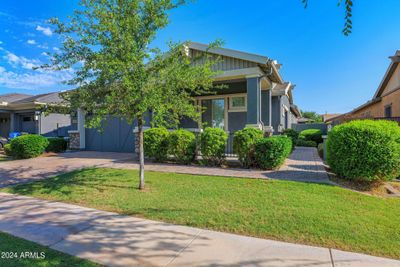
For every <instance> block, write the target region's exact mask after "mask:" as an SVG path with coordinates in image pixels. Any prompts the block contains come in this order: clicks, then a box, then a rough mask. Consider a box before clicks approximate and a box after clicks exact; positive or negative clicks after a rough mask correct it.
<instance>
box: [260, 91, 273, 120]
mask: <svg viewBox="0 0 400 267" xmlns="http://www.w3.org/2000/svg"><path fill="white" fill-rule="evenodd" d="M271 108H272V107H271V90H265V91H262V92H261V121H262V122H263V124H264V125H265V126H269V125H272V124H271V119H272V117H271V116H270V115H271Z"/></svg>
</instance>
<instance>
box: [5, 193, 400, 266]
mask: <svg viewBox="0 0 400 267" xmlns="http://www.w3.org/2000/svg"><path fill="white" fill-rule="evenodd" d="M0 231H2V232H7V233H9V234H12V235H14V236H18V237H21V238H24V239H28V240H31V241H33V242H37V243H40V244H42V245H45V246H49V247H51V248H53V249H56V250H59V251H62V252H65V253H68V254H71V255H75V256H78V257H81V258H85V259H89V260H91V261H94V262H98V263H100V264H104V265H108V266H184V267H186V266H204V267H205V266H269V267H271V266H293V267H294V266H329V267H333V266H335V267H339V266H360V267H361V266H362V267H368V266H371V267H372V266H382V267H383V266H400V261H396V260H391V259H385V258H378V257H372V256H367V255H363V254H356V253H349V252H343V251H339V250H335V249H328V248H320V247H312V246H305V245H298V244H291V243H285V242H278V241H272V240H266V239H258V238H252V237H245V236H239V235H233V234H228V233H221V232H215V231H209V230H202V229H198V228H191V227H185V226H177V225H172V224H167V223H162V222H156V221H150V220H145V219H139V218H134V217H129V216H122V215H118V214H115V213H111V212H105V211H99V210H95V209H89V208H83V207H79V206H75V205H69V204H64V203H59V202H51V201H45V200H39V199H35V198H31V197H25V196H18V195H11V194H5V193H0Z"/></svg>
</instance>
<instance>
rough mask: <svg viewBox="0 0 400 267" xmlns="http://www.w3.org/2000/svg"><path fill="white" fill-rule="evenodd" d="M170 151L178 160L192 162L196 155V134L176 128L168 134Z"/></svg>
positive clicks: (185, 162)
mask: <svg viewBox="0 0 400 267" xmlns="http://www.w3.org/2000/svg"><path fill="white" fill-rule="evenodd" d="M168 151H169V153H170V154H171V155H173V156H174V157H175V159H176V161H177V162H179V163H183V164H190V163H191V162H193V161H194V159H195V157H196V136H195V135H194V133H192V132H189V131H188V130H183V129H180V130H176V131H173V132H172V133H170V134H169V136H168Z"/></svg>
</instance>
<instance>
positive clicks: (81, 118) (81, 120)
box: [77, 108, 86, 149]
mask: <svg viewBox="0 0 400 267" xmlns="http://www.w3.org/2000/svg"><path fill="white" fill-rule="evenodd" d="M77 119H78V127H77V128H78V132H79V149H85V148H86V144H85V142H86V138H85V137H86V134H85V112H84V111H83V110H82V109H81V108H78V111H77Z"/></svg>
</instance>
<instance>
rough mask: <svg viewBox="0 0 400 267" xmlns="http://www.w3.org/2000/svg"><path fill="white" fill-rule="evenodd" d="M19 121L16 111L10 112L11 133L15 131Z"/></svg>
mask: <svg viewBox="0 0 400 267" xmlns="http://www.w3.org/2000/svg"><path fill="white" fill-rule="evenodd" d="M16 123H17V121H16V119H15V114H14V112H10V133H11V132H15V129H16V126H17V124H16Z"/></svg>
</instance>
